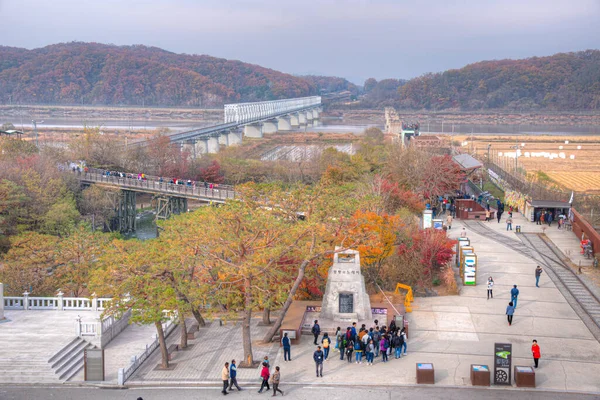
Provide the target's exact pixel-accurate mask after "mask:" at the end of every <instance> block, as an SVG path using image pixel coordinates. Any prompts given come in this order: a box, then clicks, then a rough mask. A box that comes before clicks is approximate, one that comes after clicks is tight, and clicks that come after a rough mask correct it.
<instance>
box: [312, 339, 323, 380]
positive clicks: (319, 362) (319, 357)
mask: <svg viewBox="0 0 600 400" xmlns="http://www.w3.org/2000/svg"><path fill="white" fill-rule="evenodd" d="M323 356H324V354H323V350H321V346H317V351H315V352H314V354H313V360H315V366H316V369H317V378H318V377H319V374H321V378H322V377H323Z"/></svg>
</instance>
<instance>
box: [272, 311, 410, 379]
mask: <svg viewBox="0 0 600 400" xmlns="http://www.w3.org/2000/svg"><path fill="white" fill-rule="evenodd" d="M312 333H313V335H314V338H315V340H314V344H315V345H317V350H316V351H315V352H314V354H313V359H314V361H315V365H316V375H317V377H322V376H323V361H328V360H330V357H329V353H330V351H331V349H332V347H333V350H334V351H336V352H339V355H340V360H342V361H343V360H347V361H348V363H352V362H355V363H356V364H362V363H363V358H364V359H365V362H366V363H367V365H373V364H374V362H375V359H378V358H379V357H380V356H381V362H384V363H385V362H388V361H389V357H390V356H391V355H393V356H394V358H396V359H398V358H402V355H406V354H407V352H406V349H407V336H406V331H405V328H404V327H402V328H400V327H397V326H396V322H395V321H392V322H391V323H390V326H389V327H387V326H385V325H382V326H381V327H380V326H379V321H378V320H375V321H374V323H373V326H371V327H370V328H367V326H366V325H365V324H362V325H361V327H360V328H359V329H358V330H357V323H356V322H354V323H353V324H352V326H349V327H347V328H346V330H345V331H344V330H342V328H341V327H338V328H337V330H336V333H335V336H334V340H335V345H334V343H333V341H332V339H331V338H330V337H329V334H328V333H327V332H325V333H324V334H323V336H322V337H321V340H320V344H321V345H319V337H320V334H321V328H320V326H319V321H318V320H315V323H314V325H313V327H312ZM286 339H287V337H286V336H284V338H283V346H284V351H285V348H286V346H287V355H288V356H289V355H290V346H289V339H287V340H286ZM321 346H322V347H321ZM284 354H285V353H284ZM290 360H291V357H290Z"/></svg>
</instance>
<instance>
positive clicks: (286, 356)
mask: <svg viewBox="0 0 600 400" xmlns="http://www.w3.org/2000/svg"><path fill="white" fill-rule="evenodd" d="M281 344H282V345H283V361H284V362H287V361H292V353H291V350H292V344H291V343H290V338H289V337H288V334H287V332H285V333H284V334H283V339H281Z"/></svg>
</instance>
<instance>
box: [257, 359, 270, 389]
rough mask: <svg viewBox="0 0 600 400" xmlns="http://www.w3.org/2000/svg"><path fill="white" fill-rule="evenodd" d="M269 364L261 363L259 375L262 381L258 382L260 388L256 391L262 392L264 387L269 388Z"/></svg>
mask: <svg viewBox="0 0 600 400" xmlns="http://www.w3.org/2000/svg"><path fill="white" fill-rule="evenodd" d="M270 375H271V374H270V373H269V365H268V364H267V363H266V362H263V363H262V370H261V371H260V377H261V378H262V383H261V384H260V389H259V391H258V393H262V391H263V389H264V388H267V391H269V390H271V387H270V386H269V376H270Z"/></svg>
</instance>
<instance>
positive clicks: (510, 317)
mask: <svg viewBox="0 0 600 400" xmlns="http://www.w3.org/2000/svg"><path fill="white" fill-rule="evenodd" d="M514 313H515V307H514V306H513V302H512V301H511V302H510V303H508V306H506V315H507V318H508V326H511V325H512V320H513V314H514Z"/></svg>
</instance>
